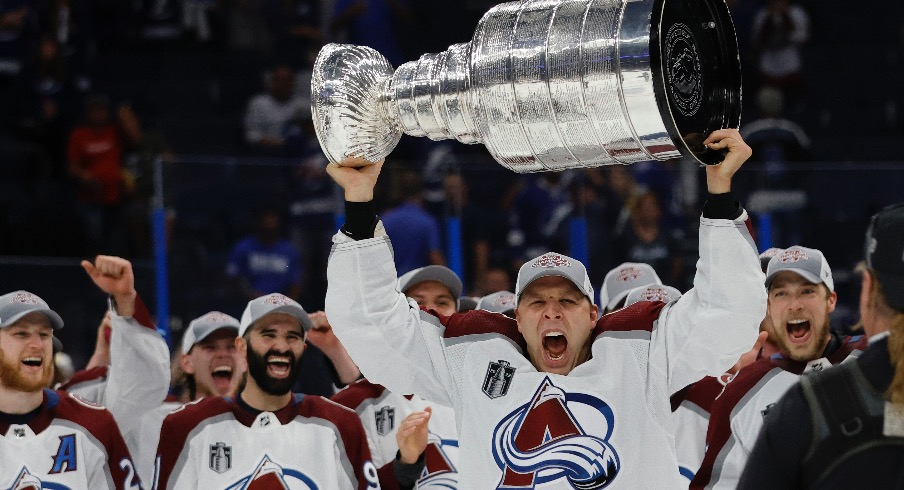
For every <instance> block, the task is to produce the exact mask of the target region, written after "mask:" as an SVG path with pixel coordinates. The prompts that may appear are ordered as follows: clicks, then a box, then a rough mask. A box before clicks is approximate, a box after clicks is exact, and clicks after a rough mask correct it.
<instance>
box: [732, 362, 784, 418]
mask: <svg viewBox="0 0 904 490" xmlns="http://www.w3.org/2000/svg"><path fill="white" fill-rule="evenodd" d="M784 364H787V363H786V362H785V360H784V359H781V358H764V359H758V360H756V361H754V362H752V363H750V364H749V365H747V366H745V367H744V368H743V369H741V370H740V371H738V372H737V374H735V375H734V376H730V377H727V378H726V379H725V381H726V384H725V389H724V390H723V391H722V394H721V395H720V396H719V398H720V399H725V400H734V403H731V405H732V406H733V405H734V404H736V403H737V402H738V401H739V400H740V399H741V398H743V397H744V395H746V394H747V393H748V392H750V390H751V389H753V387H754V386H756V385H757V383H759V382H760V380H762V379H763V378H764V377H765V376H766V375H767V374H769V373H770V372H772V371H773V370H776V369H781V370H784V371H788V369H785V367H784V366H783V365H784Z"/></svg>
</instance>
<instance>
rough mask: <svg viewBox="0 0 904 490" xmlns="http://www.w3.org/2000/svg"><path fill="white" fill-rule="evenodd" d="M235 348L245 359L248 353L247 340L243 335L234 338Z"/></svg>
mask: <svg viewBox="0 0 904 490" xmlns="http://www.w3.org/2000/svg"><path fill="white" fill-rule="evenodd" d="M235 350H236V351H237V352H238V353H239V356H240V357H241V358H242V359H245V358H246V356H247V355H248V342H246V341H245V337H236V338H235Z"/></svg>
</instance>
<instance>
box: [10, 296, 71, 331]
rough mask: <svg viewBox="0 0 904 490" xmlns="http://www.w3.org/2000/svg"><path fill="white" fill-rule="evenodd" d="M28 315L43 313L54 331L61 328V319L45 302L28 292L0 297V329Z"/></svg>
mask: <svg viewBox="0 0 904 490" xmlns="http://www.w3.org/2000/svg"><path fill="white" fill-rule="evenodd" d="M29 313H43V314H44V315H45V316H46V317H47V318H48V319H49V320H50V324H51V325H52V326H53V328H54V329H60V328H63V319H62V318H60V315H58V314H57V312H55V311H53V310H51V309H50V306H49V305H48V304H47V302H46V301H44V300H43V299H41V298H40V297H38V295H36V294H33V293H29V292H28V291H22V290H19V291H13V292H12V293H7V294H4V295H3V296H0V328H6V327H8V326H10V325H12V324H13V323H16V322H17V321H19V320H21V319H22V317H24V316H25V315H28V314H29Z"/></svg>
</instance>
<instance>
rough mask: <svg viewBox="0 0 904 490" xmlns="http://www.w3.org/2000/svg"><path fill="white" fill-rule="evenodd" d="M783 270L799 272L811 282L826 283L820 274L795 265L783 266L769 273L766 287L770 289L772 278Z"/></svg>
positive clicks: (799, 274) (798, 273)
mask: <svg viewBox="0 0 904 490" xmlns="http://www.w3.org/2000/svg"><path fill="white" fill-rule="evenodd" d="M782 272H793V273H795V274H797V275H798V276H800V277H803V278H804V279H806V280H807V282H810V283H812V284H825V282H823V280H822V279H820V278H819V276H817V275H816V274H813V273H812V272H810V271H807V270H803V269H796V268H794V267H787V268H783V269H779V270H777V271H774V272H773V273H772V274H769V275H768V276H766V283H765V284H766V289H769V286H770V285H771V284H772V280H773V279H775V276H777V275H779V274H781V273H782Z"/></svg>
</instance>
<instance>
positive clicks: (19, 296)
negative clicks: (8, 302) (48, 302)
mask: <svg viewBox="0 0 904 490" xmlns="http://www.w3.org/2000/svg"><path fill="white" fill-rule="evenodd" d="M12 301H13V303H19V304H23V305H40V304H41V299H40V298H38V297H37V296H35V295H33V294H31V293H16V294H15V295H14V296H13V300H12Z"/></svg>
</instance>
